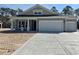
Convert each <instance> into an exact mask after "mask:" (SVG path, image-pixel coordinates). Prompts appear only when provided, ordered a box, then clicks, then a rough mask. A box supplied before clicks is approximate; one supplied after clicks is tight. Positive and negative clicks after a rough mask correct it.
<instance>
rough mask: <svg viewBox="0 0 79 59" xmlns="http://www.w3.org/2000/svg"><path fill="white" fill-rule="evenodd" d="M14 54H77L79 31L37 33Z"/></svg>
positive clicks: (78, 51) (78, 49) (78, 50)
mask: <svg viewBox="0 0 79 59" xmlns="http://www.w3.org/2000/svg"><path fill="white" fill-rule="evenodd" d="M13 54H14V55H77V54H79V32H72V33H37V34H36V35H35V36H34V37H32V38H31V39H30V40H28V41H27V42H26V43H25V44H24V45H23V46H22V47H21V48H19V49H18V50H17V51H15V52H14V53H13Z"/></svg>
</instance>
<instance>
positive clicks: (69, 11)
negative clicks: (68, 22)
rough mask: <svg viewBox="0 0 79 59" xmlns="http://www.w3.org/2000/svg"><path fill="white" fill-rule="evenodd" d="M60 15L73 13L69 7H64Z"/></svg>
mask: <svg viewBox="0 0 79 59" xmlns="http://www.w3.org/2000/svg"><path fill="white" fill-rule="evenodd" d="M61 13H62V14H64V15H73V13H74V11H73V8H72V7H71V6H66V7H65V8H64V9H63V10H62V12H61Z"/></svg>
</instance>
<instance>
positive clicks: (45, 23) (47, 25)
mask: <svg viewBox="0 0 79 59" xmlns="http://www.w3.org/2000/svg"><path fill="white" fill-rule="evenodd" d="M39 31H43V32H46V31H48V32H60V31H63V20H59V21H58V20H39Z"/></svg>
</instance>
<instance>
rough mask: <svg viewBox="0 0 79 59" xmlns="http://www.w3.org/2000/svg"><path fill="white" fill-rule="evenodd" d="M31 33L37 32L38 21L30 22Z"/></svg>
mask: <svg viewBox="0 0 79 59" xmlns="http://www.w3.org/2000/svg"><path fill="white" fill-rule="evenodd" d="M30 31H36V20H30Z"/></svg>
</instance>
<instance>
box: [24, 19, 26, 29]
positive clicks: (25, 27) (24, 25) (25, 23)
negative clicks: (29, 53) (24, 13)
mask: <svg viewBox="0 0 79 59" xmlns="http://www.w3.org/2000/svg"><path fill="white" fill-rule="evenodd" d="M24 28H25V29H26V20H25V21H24Z"/></svg>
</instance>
